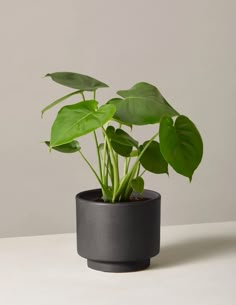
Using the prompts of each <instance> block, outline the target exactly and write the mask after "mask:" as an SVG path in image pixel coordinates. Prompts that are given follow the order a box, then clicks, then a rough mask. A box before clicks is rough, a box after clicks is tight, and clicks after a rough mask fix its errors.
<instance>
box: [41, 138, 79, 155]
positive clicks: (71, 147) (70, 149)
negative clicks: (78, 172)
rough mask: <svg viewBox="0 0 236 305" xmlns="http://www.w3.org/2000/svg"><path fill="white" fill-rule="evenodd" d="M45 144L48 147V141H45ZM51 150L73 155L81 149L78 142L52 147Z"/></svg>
mask: <svg viewBox="0 0 236 305" xmlns="http://www.w3.org/2000/svg"><path fill="white" fill-rule="evenodd" d="M45 144H46V145H47V146H48V147H50V142H49V141H45ZM52 149H54V150H56V151H59V152H62V153H75V152H78V151H80V149H81V147H80V144H79V142H78V141H71V142H70V143H66V144H62V145H60V146H56V147H53V148H52Z"/></svg>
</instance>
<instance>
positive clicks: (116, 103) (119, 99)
mask: <svg viewBox="0 0 236 305" xmlns="http://www.w3.org/2000/svg"><path fill="white" fill-rule="evenodd" d="M122 101H123V99H122V98H112V99H111V100H109V101H108V102H107V104H112V105H115V106H116V109H118V108H119V104H120V103H121V102H122ZM113 120H114V121H116V122H118V123H120V124H122V125H126V126H129V127H130V128H131V129H132V124H130V123H127V122H124V121H122V120H121V119H120V118H119V117H118V116H117V115H116V113H115V114H114V116H113Z"/></svg>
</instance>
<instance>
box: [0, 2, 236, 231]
mask: <svg viewBox="0 0 236 305" xmlns="http://www.w3.org/2000/svg"><path fill="white" fill-rule="evenodd" d="M0 7H1V8H0V37H1V48H0V67H1V73H0V84H1V111H0V130H1V131H2V132H1V148H0V151H1V158H0V186H1V188H0V236H1V237H8V236H24V235H40V234H54V233H66V232H74V230H75V225H74V219H75V216H74V215H75V213H74V209H75V203H74V196H75V194H76V193H77V192H79V191H82V190H85V189H90V188H93V187H97V184H96V181H95V179H94V178H93V176H92V174H91V173H90V172H89V171H88V170H87V166H86V165H84V163H83V161H82V160H81V158H80V156H79V155H78V156H77V155H76V154H75V155H73V156H72V155H62V154H59V153H56V152H54V153H52V154H49V153H47V148H46V147H45V146H44V145H42V144H40V142H41V141H43V140H46V139H48V137H49V134H50V125H51V123H52V121H53V119H54V117H55V115H56V110H58V109H59V108H58V107H57V109H55V110H52V111H49V112H48V113H47V114H45V118H44V119H43V121H42V120H41V118H40V110H41V109H42V108H43V107H44V106H46V105H47V104H49V103H50V102H52V101H53V100H55V99H56V98H58V97H60V96H62V95H65V94H67V93H68V92H70V91H72V90H70V89H69V88H66V87H63V86H60V85H58V84H55V83H53V82H52V81H50V79H49V78H46V79H42V78H41V77H42V76H43V75H45V74H46V73H48V72H54V71H65V70H68V71H76V72H80V73H83V74H88V75H91V76H94V77H95V78H97V79H101V80H102V81H104V82H106V83H107V84H109V85H110V88H107V89H102V90H100V91H99V92H98V98H99V100H100V101H101V102H102V103H104V102H106V101H107V100H108V98H111V97H113V96H114V95H115V92H116V91H117V90H118V89H126V88H129V87H130V86H132V85H133V84H134V83H135V82H139V81H147V82H150V83H153V84H155V85H156V86H158V87H159V89H160V90H161V92H162V93H163V95H164V96H165V97H166V99H167V100H168V101H169V102H170V103H171V105H173V107H175V108H176V109H177V110H178V111H179V112H180V113H181V114H185V115H187V116H189V117H190V118H191V119H192V120H193V121H194V122H195V123H196V125H197V126H198V128H199V130H200V131H201V133H202V136H203V140H204V144H205V147H204V150H205V152H204V159H203V163H202V165H201V166H200V168H199V169H198V170H197V172H196V175H194V177H193V181H192V183H191V184H189V182H188V179H187V178H183V177H181V176H178V175H177V174H174V173H173V174H172V171H171V172H170V178H168V177H167V175H152V174H150V175H145V177H147V179H146V187H147V188H150V189H153V190H155V191H159V192H160V193H161V194H162V196H163V205H162V222H163V224H172V225H174V224H185V223H199V222H217V221H227V220H231V221H233V220H236V208H235V199H234V198H235V196H234V193H235V181H236V162H235V151H236V137H235V113H236V103H235V96H236V86H235V71H236V56H235V54H236V39H235V38H236V35H235V28H236V18H235V14H236V13H235V12H236V1H235V0H207V1H206V0H195V1H194V0H191V1H190V0H178V1H174V0H172V1H167V0H119V1H118V0H99V1H98V0H79V1H78V0H66V1H58V0H40V1H39V0H37V1H32V0H21V1H6V0H5V1H4V0H3V1H1V5H0ZM75 100H76V101H77V97H75V98H74V99H72V101H73V102H74V101H75ZM63 105H64V104H63ZM151 134H154V127H153V126H147V128H145V127H144V128H141V127H137V128H136V127H135V128H134V135H135V137H136V136H137V139H138V140H140V142H141V143H142V141H143V140H144V139H145V140H146V139H147V137H150V136H151ZM92 140H93V136H92V135H88V136H85V137H83V138H81V140H80V142H81V145H82V148H83V149H84V150H85V153H86V154H87V156H88V158H89V160H90V161H91V162H92V163H93V164H96V163H95V162H97V160H96V155H95V146H94V143H93V142H92ZM222 192H223V194H222ZM199 193H200V195H201V198H199ZM222 198H223V199H222ZM222 200H223V201H222ZM222 203H223V204H222ZM12 211H14V213H12ZM55 211H56V212H55ZM183 211H184V213H183Z"/></svg>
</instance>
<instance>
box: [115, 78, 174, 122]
mask: <svg viewBox="0 0 236 305" xmlns="http://www.w3.org/2000/svg"><path fill="white" fill-rule="evenodd" d="M117 93H118V94H119V95H120V96H122V97H124V99H123V100H119V101H118V100H117V101H116V102H115V103H116V108H117V110H116V114H115V116H114V117H115V118H116V119H117V120H120V121H123V122H126V123H128V124H133V125H146V124H155V123H159V122H160V119H161V117H162V116H163V115H169V116H176V115H178V112H177V111H176V110H175V109H174V108H172V107H171V106H170V104H169V103H168V102H167V101H166V100H165V98H164V97H163V96H162V95H161V93H160V91H159V90H158V89H157V88H156V87H155V86H153V85H150V84H148V83H144V82H142V83H137V84H136V85H134V86H133V87H132V88H131V89H129V90H120V91H118V92H117Z"/></svg>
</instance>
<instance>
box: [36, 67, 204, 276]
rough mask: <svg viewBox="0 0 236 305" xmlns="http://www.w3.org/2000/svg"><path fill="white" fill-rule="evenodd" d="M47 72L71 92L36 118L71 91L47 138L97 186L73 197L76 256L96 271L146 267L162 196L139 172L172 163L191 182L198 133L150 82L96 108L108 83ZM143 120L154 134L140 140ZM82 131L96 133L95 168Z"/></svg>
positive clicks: (155, 248)
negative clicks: (77, 159)
mask: <svg viewBox="0 0 236 305" xmlns="http://www.w3.org/2000/svg"><path fill="white" fill-rule="evenodd" d="M46 76H47V77H50V78H51V79H52V80H53V81H55V82H57V83H59V84H61V85H64V86H67V87H69V88H73V89H75V91H73V92H70V93H69V94H68V95H66V96H63V97H61V98H59V99H58V100H56V101H55V102H53V103H51V104H50V105H49V106H47V107H45V108H44V109H43V110H42V115H43V114H44V113H45V112H46V111H47V110H49V109H50V108H52V107H53V106H55V105H57V104H59V103H61V102H63V101H65V100H67V99H68V98H70V97H71V96H74V95H77V96H78V102H77V103H74V104H71V105H66V106H64V107H62V108H61V109H60V110H59V112H58V114H57V117H56V119H55V121H54V123H53V125H52V128H51V137H50V140H49V141H45V143H46V144H47V145H48V146H49V150H50V151H51V150H56V151H58V152H62V153H78V154H80V155H81V158H82V159H83V160H84V161H85V162H86V163H87V165H88V167H89V169H90V170H91V171H92V172H93V174H94V176H95V178H96V179H97V181H98V184H99V186H100V189H96V190H89V191H85V192H82V193H79V194H78V195H77V196H76V206H77V248H78V253H79V254H80V255H81V256H83V257H85V258H87V259H88V266H89V267H91V268H93V269H97V270H102V271H110V272H124V271H134V270H141V269H145V268H146V267H148V265H149V263H150V258H151V257H153V256H154V255H156V254H158V253H159V247H160V194H159V193H156V192H154V191H149V190H145V189H144V179H143V175H144V173H145V172H151V173H154V174H164V173H165V174H168V167H169V166H171V167H172V168H173V169H174V170H175V171H176V172H177V173H179V174H181V175H183V176H185V177H187V178H188V179H189V180H190V181H191V180H192V176H193V173H194V171H195V170H196V168H197V167H198V165H199V164H200V162H201V159H202V154H203V143H202V139H201V136H200V133H199V132H198V130H197V128H196V126H195V125H194V123H193V122H192V121H191V120H190V119H189V118H187V117H186V116H184V115H180V114H179V113H178V112H177V111H176V110H175V109H174V108H173V107H172V106H171V105H170V104H169V103H168V102H167V101H166V99H165V98H164V97H163V96H162V95H161V93H160V91H159V90H158V89H157V88H156V87H155V86H153V85H151V84H148V83H145V82H141V83H137V84H135V85H134V86H133V87H132V88H130V89H128V90H120V91H118V92H117V94H118V97H115V98H112V99H111V100H109V101H108V102H107V103H105V104H104V105H102V106H99V104H98V102H97V100H96V91H97V90H98V89H100V88H105V87H108V86H107V85H106V84H105V83H103V82H101V81H98V80H96V79H94V78H91V77H89V76H86V75H82V74H77V73H71V72H56V73H50V74H47V75H46ZM86 96H87V97H86ZM148 124H156V132H155V133H154V135H153V136H152V137H151V138H149V139H147V140H146V141H145V142H144V143H139V142H138V141H137V140H136V139H134V137H132V136H131V133H132V128H134V127H135V125H148ZM98 132H100V137H102V141H99V140H98V139H99V138H98ZM87 134H93V137H94V143H95V148H96V152H97V159H98V166H97V168H98V169H95V167H94V166H93V165H92V164H91V163H90V162H89V160H88V159H87V157H86V156H85V154H84V153H83V148H81V146H80V144H79V142H78V141H77V139H78V138H79V137H81V136H84V135H87ZM121 168H122V171H121Z"/></svg>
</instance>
